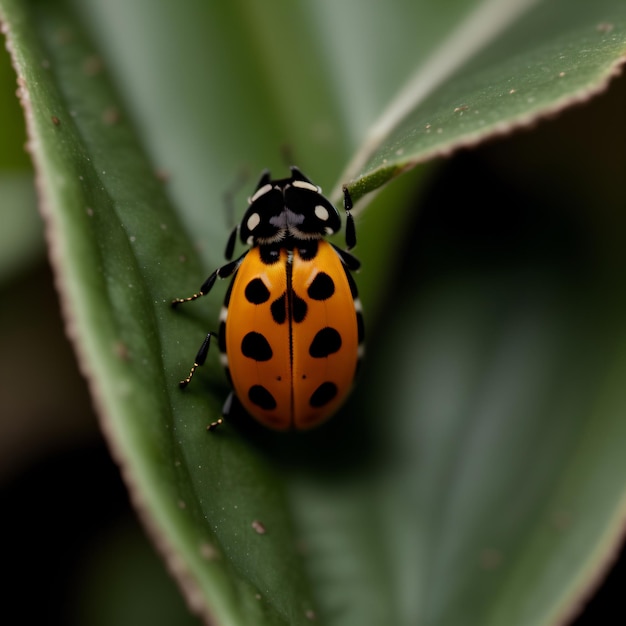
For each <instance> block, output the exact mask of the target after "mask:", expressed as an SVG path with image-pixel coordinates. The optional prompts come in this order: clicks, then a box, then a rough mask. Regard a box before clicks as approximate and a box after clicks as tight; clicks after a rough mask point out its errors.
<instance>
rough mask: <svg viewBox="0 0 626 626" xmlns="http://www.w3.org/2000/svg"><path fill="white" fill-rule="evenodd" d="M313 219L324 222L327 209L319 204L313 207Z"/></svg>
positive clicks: (326, 216)
mask: <svg viewBox="0 0 626 626" xmlns="http://www.w3.org/2000/svg"><path fill="white" fill-rule="evenodd" d="M315 217H317V218H318V219H320V220H322V221H323V222H325V221H326V220H327V219H328V209H327V208H326V207H325V206H323V205H321V204H317V205H316V206H315Z"/></svg>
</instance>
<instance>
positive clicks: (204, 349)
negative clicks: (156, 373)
mask: <svg viewBox="0 0 626 626" xmlns="http://www.w3.org/2000/svg"><path fill="white" fill-rule="evenodd" d="M214 335H215V333H208V334H207V336H206V337H205V338H204V341H203V342H202V345H201V346H200V350H198V354H196V358H195V360H194V362H193V365H192V366H191V370H190V371H189V376H187V378H185V379H183V380H181V381H180V382H179V383H178V386H179V387H180V388H181V389H184V388H185V387H186V386H187V385H188V384H189V383H190V382H191V379H192V378H193V375H194V374H195V372H196V370H197V369H198V368H199V367H200V366H201V365H204V362H205V361H206V357H207V354H208V353H209V347H210V345H211V337H213V336H214Z"/></svg>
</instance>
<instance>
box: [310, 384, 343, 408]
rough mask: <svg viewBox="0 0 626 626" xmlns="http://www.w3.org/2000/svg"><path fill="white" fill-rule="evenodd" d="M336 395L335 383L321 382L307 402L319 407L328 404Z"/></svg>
mask: <svg viewBox="0 0 626 626" xmlns="http://www.w3.org/2000/svg"><path fill="white" fill-rule="evenodd" d="M336 395H337V385H335V383H330V382H325V383H322V384H321V385H320V386H319V387H318V388H317V389H316V390H315V391H314V392H313V394H312V395H311V398H310V399H309V404H310V405H311V406H312V407H315V408H319V407H322V406H324V405H325V404H328V403H329V402H330V401H331V400H332V399H333V398H334V397H335V396H336Z"/></svg>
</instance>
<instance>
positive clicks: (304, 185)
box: [291, 180, 322, 193]
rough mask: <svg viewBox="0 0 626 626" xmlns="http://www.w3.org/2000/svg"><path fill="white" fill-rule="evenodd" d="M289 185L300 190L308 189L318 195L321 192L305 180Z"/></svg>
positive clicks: (319, 188) (295, 181)
mask: <svg viewBox="0 0 626 626" xmlns="http://www.w3.org/2000/svg"><path fill="white" fill-rule="evenodd" d="M291 184H292V185H293V186H294V187H299V188H300V189H308V190H309V191H315V192H316V193H320V192H321V191H322V189H321V187H318V186H317V185H314V184H313V183H309V182H307V181H306V180H294V181H293V182H292V183H291Z"/></svg>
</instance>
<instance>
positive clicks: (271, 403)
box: [248, 385, 276, 411]
mask: <svg viewBox="0 0 626 626" xmlns="http://www.w3.org/2000/svg"><path fill="white" fill-rule="evenodd" d="M248 398H249V399H250V402H252V404H256V405H257V406H258V407H261V408H262V409H265V410H266V411H271V410H272V409H275V408H276V400H275V399H274V396H273V395H272V394H271V393H270V392H269V391H268V390H267V389H266V388H265V387H263V386H262V385H252V387H250V389H248Z"/></svg>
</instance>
